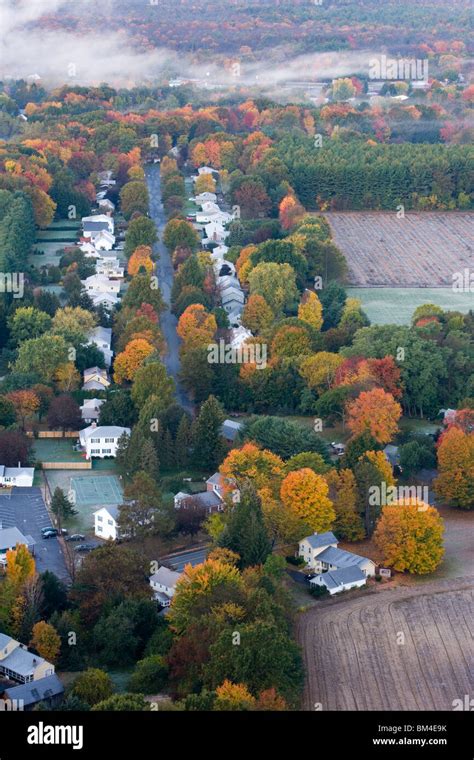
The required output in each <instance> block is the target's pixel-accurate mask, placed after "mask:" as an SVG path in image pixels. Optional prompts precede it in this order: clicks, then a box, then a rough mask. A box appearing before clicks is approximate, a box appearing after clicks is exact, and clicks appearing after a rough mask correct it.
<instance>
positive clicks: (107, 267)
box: [95, 256, 125, 280]
mask: <svg viewBox="0 0 474 760" xmlns="http://www.w3.org/2000/svg"><path fill="white" fill-rule="evenodd" d="M95 271H96V272H97V274H103V275H105V276H106V277H109V278H110V279H111V280H122V279H123V276H124V272H125V270H124V267H123V266H121V265H120V259H119V258H117V256H103V257H100V258H98V259H97V262H96V265H95Z"/></svg>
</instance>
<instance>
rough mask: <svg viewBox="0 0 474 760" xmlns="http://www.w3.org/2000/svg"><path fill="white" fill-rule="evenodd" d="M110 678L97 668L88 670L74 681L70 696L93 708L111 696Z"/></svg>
mask: <svg viewBox="0 0 474 760" xmlns="http://www.w3.org/2000/svg"><path fill="white" fill-rule="evenodd" d="M113 690H114V689H113V684H112V679H111V678H110V676H109V675H108V674H107V673H105V672H104V671H103V670H99V669H98V668H88V669H87V670H85V671H84V672H83V673H81V674H80V675H78V677H77V678H76V679H75V681H74V683H73V685H72V689H71V694H73V695H74V696H76V697H78V698H79V699H80V700H82V701H83V702H86V703H87V704H88V705H89V706H90V707H93V706H94V705H96V704H97V703H98V702H102V700H104V699H108V698H109V697H111V696H112V694H113Z"/></svg>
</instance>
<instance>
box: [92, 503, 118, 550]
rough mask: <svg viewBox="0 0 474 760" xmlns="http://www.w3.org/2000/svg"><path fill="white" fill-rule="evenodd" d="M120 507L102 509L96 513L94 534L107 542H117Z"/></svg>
mask: <svg viewBox="0 0 474 760" xmlns="http://www.w3.org/2000/svg"><path fill="white" fill-rule="evenodd" d="M118 514H119V508H118V506H110V505H108V506H107V507H101V508H100V509H98V510H96V511H95V512H94V533H95V535H96V536H97V538H103V539H104V540H105V541H108V540H112V541H116V540H117V538H118V537H119V528H118Z"/></svg>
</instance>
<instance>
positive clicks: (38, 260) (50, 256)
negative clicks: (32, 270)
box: [28, 240, 64, 269]
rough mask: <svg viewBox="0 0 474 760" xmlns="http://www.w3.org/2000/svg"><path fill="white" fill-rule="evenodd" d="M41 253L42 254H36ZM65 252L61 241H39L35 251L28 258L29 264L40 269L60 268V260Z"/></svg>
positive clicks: (34, 248)
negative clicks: (48, 267)
mask: <svg viewBox="0 0 474 760" xmlns="http://www.w3.org/2000/svg"><path fill="white" fill-rule="evenodd" d="M35 251H41V253H35ZM63 251H64V246H63V245H61V242H60V241H57V242H51V243H47V242H44V241H43V240H37V241H36V244H35V245H34V247H33V251H32V253H31V254H30V256H29V257H28V264H29V265H30V266H34V267H36V268H37V269H39V268H40V267H42V266H51V265H52V264H54V265H55V266H59V259H60V258H61V256H62V254H63Z"/></svg>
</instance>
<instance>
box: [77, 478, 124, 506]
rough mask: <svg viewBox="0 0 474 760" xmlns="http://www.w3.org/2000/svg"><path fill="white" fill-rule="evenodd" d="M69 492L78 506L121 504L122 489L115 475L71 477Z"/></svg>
mask: <svg viewBox="0 0 474 760" xmlns="http://www.w3.org/2000/svg"><path fill="white" fill-rule="evenodd" d="M71 492H72V494H71V495H73V494H74V495H75V503H76V505H77V506H78V507H88V506H96V505H98V504H100V505H102V504H121V503H122V501H123V494H122V489H121V487H120V483H119V481H118V478H117V477H116V476H115V475H101V476H98V477H94V476H89V477H79V478H71ZM73 498H74V497H73Z"/></svg>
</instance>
